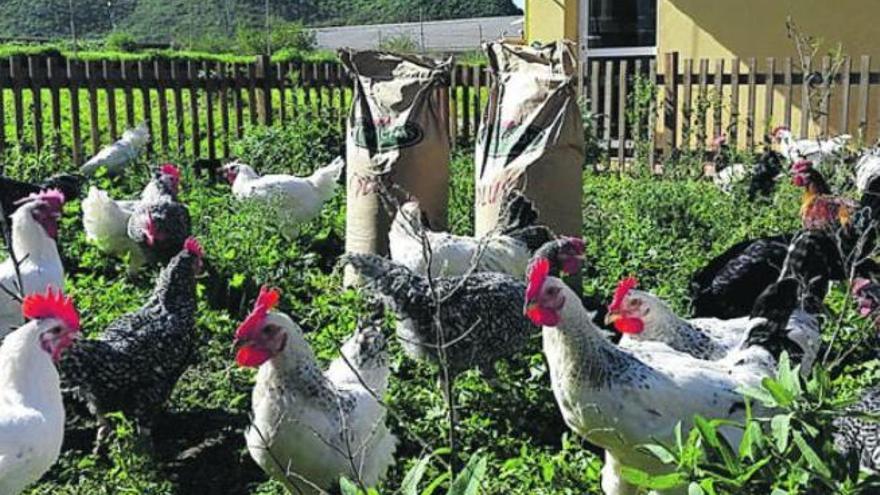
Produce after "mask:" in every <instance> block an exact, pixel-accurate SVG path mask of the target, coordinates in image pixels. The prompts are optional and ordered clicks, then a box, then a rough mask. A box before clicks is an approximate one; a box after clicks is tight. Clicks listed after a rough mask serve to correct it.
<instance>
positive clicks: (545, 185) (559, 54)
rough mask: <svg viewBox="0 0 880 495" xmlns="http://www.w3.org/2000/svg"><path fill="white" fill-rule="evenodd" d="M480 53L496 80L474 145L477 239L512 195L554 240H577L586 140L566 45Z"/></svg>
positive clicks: (500, 47)
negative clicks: (520, 196) (532, 210)
mask: <svg viewBox="0 0 880 495" xmlns="http://www.w3.org/2000/svg"><path fill="white" fill-rule="evenodd" d="M484 48H485V50H486V54H487V55H488V57H489V67H490V70H491V71H492V74H493V76H494V77H493V78H492V80H493V82H492V85H491V87H490V90H489V103H488V105H487V107H486V110H485V113H484V115H483V122H482V125H481V127H480V133H479V136H478V139H477V149H476V159H475V165H476V200H475V209H476V219H475V225H476V233H477V235H482V234H485V233H486V232H488V231H490V230H492V229H493V228H494V227H495V225H496V223H497V220H498V210H499V209H500V207H501V205H502V203H503V200H504V198H505V197H506V196H507V192H508V191H509V190H511V189H519V190H522V191H524V193H525V195H526V197H528V198H529V199H530V200H532V201H533V202H534V204H535V206H536V207H537V209H538V210H539V211H540V216H539V221H540V222H541V223H543V224H545V225H547V226H548V227H550V228H552V229H553V230H554V231H555V232H556V233H557V234H566V235H581V194H582V185H581V173H582V170H583V162H584V135H583V124H582V122H581V114H580V110H579V108H578V104H577V96H576V95H577V92H576V90H575V86H574V85H575V79H574V75H575V73H576V58H575V55H574V52H573V49H572V46H571V44H570V43H567V42H558V43H552V44H549V45H546V46H543V47H539V48H534V47H528V46H522V45H514V44H507V43H488V44H486V45H485V47H484Z"/></svg>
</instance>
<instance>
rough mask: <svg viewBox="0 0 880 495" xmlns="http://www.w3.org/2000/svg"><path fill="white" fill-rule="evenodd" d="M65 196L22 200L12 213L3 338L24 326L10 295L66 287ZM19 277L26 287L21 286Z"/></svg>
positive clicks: (54, 193) (1, 277)
mask: <svg viewBox="0 0 880 495" xmlns="http://www.w3.org/2000/svg"><path fill="white" fill-rule="evenodd" d="M64 199H65V198H64V194H62V193H61V191H58V190H56V189H50V190H47V191H42V192H40V193H36V194H32V195H30V196H28V197H26V198H24V199H22V200H20V201H19V205H18V209H17V210H16V211H15V213H13V214H12V228H11V231H12V232H11V237H12V251H13V252H14V253H15V257H16V259H17V260H19V263H18V267H17V273H16V266H15V264H14V263H13V260H12V259H11V258H8V259H6V260H5V261H4V262H3V263H2V264H0V285H2V286H3V288H5V289H6V290H2V291H0V339H2V338H3V336H4V335H6V334H7V333H8V332H9V331H11V330H12V329H13V328H17V327H18V326H19V325H21V323H22V319H21V309H20V308H21V305H20V303H19V301H18V300H17V299H16V298H13V297H11V296H10V294H25V295H27V294H32V293H34V292H38V291H43V290H45V289H46V287H48V286H52V287H58V288H59V289H60V288H62V287H64V266H63V265H62V263H61V257H60V255H59V253H58V245H57V239H58V227H59V224H60V220H61V208H62V205H63V204H64ZM19 275H20V277H21V283H22V284H23V285H24V287H19V286H18V281H19Z"/></svg>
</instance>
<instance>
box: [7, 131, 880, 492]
mask: <svg viewBox="0 0 880 495" xmlns="http://www.w3.org/2000/svg"><path fill="white" fill-rule="evenodd" d="M339 137H340V130H339V128H338V127H336V121H335V120H333V121H321V120H318V119H311V118H301V119H298V120H297V121H296V122H295V123H293V124H289V125H287V126H284V127H278V128H272V129H249V130H248V136H247V138H246V139H245V140H243V141H241V142H239V143H236V144H235V146H234V149H235V150H236V152H237V153H238V154H239V155H240V156H241V157H242V158H243V159H245V160H250V161H252V162H254V163H255V164H257V166H258V167H259V168H260V169H261V170H262V171H264V172H265V171H269V172H280V171H287V172H296V173H306V172H308V170H310V169H312V168H314V167H315V166H317V165H319V164H321V163H323V162H324V161H325V160H327V159H329V157H331V156H332V155H334V154H336V153H338V152H339V151H340V148H341V141H340V139H339ZM8 158H9V159H8V161H7V173H9V174H10V175H12V176H15V177H23V178H36V177H42V176H45V175H48V174H50V173H54V172H57V171H60V170H70V169H71V168H72V165H71V164H70V163H69V160H68V159H67V158H65V157H64V156H63V155H52V154H48V153H45V154H43V155H40V156H37V155H34V154H32V153H27V152H18V153H15V154H13V155H10V156H9V157H8ZM170 158H172V159H176V160H177V161H178V162H179V163H186V161H187V159H186V158H185V157H180V156H171V157H170ZM142 165H143V166H141V167H135V168H133V169H132V173H131V174H129V175H127V176H126V177H125V178H123V179H121V180H119V181H117V182H112V183H111V182H109V181H106V180H105V181H103V182H102V184H101V185H102V186H103V187H108V188H109V189H110V191H111V193H112V194H113V195H114V196H116V197H130V196H133V195H134V194H136V193H137V191H139V190H140V187H141V186H142V184H143V183H144V182H145V181H146V178H147V177H146V169H147V165H148V163H146V162H144V163H142ZM452 171H453V174H452V189H451V199H450V211H449V215H450V220H451V221H450V225H451V226H452V228H453V229H454V230H455V231H456V232H457V233H462V234H468V233H471V232H472V229H473V214H472V211H473V194H472V192H473V171H472V159H471V156H470V151H468V150H464V151H462V154H460V155H457V156H456V157H455V159H454V160H453V162H452ZM183 187H184V192H183V200H184V201H185V202H186V203H187V204H188V205H189V207H190V210H191V212H192V214H193V218H194V222H195V225H194V231H195V233H196V235H197V236H198V237H199V238H200V239H201V240H202V242H203V244H204V246H205V251H206V254H207V260H208V263H209V265H210V266H211V267H212V271H213V273H214V276H213V277H211V278H207V279H204V280H202V282H201V283H200V286H199V293H200V294H201V296H202V297H201V298H200V303H199V312H198V315H199V316H198V322H197V328H198V333H199V335H200V336H201V337H202V340H203V342H204V347H203V349H202V351H201V356H200V359H199V362H198V364H197V365H196V366H194V367H193V368H191V369H190V370H188V371H187V372H186V373H185V374H184V376H183V378H182V380H181V381H180V383H179V384H178V386H177V388H176V390H175V392H174V395H173V398H172V401H171V403H170V404H169V407H168V412H167V413H166V414H165V415H163V417H162V418H161V419H160V421H159V425H158V427H157V428H156V435H157V454H156V456H155V458H148V457H145V456H143V455H141V454H138V453H137V451H136V450H134V448H133V445H132V442H131V438H130V425H128V424H127V423H126V422H125V421H124V420H118V425H119V427H118V434H117V438H116V439H115V440H114V442H115V443H114V447H113V448H112V449H111V453H110V455H109V457H108V459H97V458H94V457H92V456H91V455H89V454H88V450H89V448H90V441H91V439H92V438H93V434H94V429H93V425H92V422H91V421H89V420H88V419H86V418H84V417H81V416H77V415H76V414H73V415H72V416H73V418H72V421H71V422H70V424H69V425H68V429H67V433H66V444H65V448H64V452H63V454H62V457H61V460H60V461H59V462H58V464H57V465H56V466H55V467H53V469H52V470H51V471H50V473H48V474H47V475H46V476H45V477H44V478H43V479H42V480H41V482H40V483H39V484H37V485H35V486H34V487H32V488H31V490H30V491H29V492H27V493H29V494H30V495H35V494H40V495H44V494H45V495H49V494H53V495H55V494H64V495H68V494H104V493H147V494H163V495H164V494H202V493H212V494H225V493H229V494H241V493H255V494H264V495H269V494H273V495H280V494H281V493H283V491H282V489H281V487H280V485H278V484H277V483H275V482H272V481H268V480H267V478H266V476H265V475H264V474H263V473H262V472H261V471H260V470H259V469H258V468H257V467H256V466H255V465H254V464H253V462H252V461H251V460H250V458H249V456H248V455H247V453H246V451H245V448H244V440H243V436H242V431H243V428H244V427H245V425H246V424H247V421H248V419H247V414H248V411H249V409H250V391H251V387H252V383H253V377H254V373H253V372H252V371H250V370H245V369H241V368H238V367H236V366H235V365H234V363H233V360H232V354H231V352H230V350H229V349H230V342H231V338H232V334H233V331H234V329H235V327H236V325H237V323H238V322H239V321H240V320H241V319H242V318H243V316H244V315H245V314H246V312H247V310H248V308H249V306H250V304H251V302H252V300H253V297H254V294H255V290H256V288H257V286H258V285H259V284H262V283H270V284H274V285H277V286H279V287H280V288H281V289H282V292H283V299H282V304H281V309H282V310H283V311H285V312H287V313H288V314H290V315H291V316H292V317H293V318H294V319H295V320H296V321H297V322H298V323H300V324H301V325H302V326H303V328H304V329H306V330H307V338H308V340H309V342H310V343H311V345H312V346H313V347H314V348H315V350H316V353H317V355H318V356H319V358H320V359H321V360H322V361H324V362H326V361H329V360H330V359H332V358H333V357H334V356H335V355H336V350H337V347H338V345H339V344H340V343H341V342H342V341H343V339H344V338H345V337H346V336H347V335H348V334H349V333H350V332H351V331H352V330H353V328H354V325H355V322H356V318H357V315H358V309H359V307H360V296H359V295H358V294H357V293H355V292H353V291H351V290H345V289H343V288H342V287H341V275H340V273H339V272H338V271H337V270H333V262H334V259H335V257H336V255H338V254H339V253H340V251H341V243H342V239H343V236H344V228H345V204H344V193H343V192H342V191H339V192H338V193H337V195H336V196H335V197H334V198H333V200H332V201H330V203H329V204H328V205H327V206H326V208H325V209H324V211H323V212H322V214H321V216H320V218H319V219H316V220H315V221H313V222H311V223H310V224H308V225H307V226H306V227H305V228H304V229H303V230H302V232H300V234H299V235H298V236H297V237H296V238H295V239H294V240H293V241H292V242H289V241H286V240H284V239H283V238H282V237H281V236H280V235H279V234H278V232H277V231H276V230H275V229H273V228H272V227H271V225H270V222H268V221H267V220H268V218H267V215H266V213H265V212H262V211H260V210H259V209H256V208H252V207H243V206H241V205H239V204H237V203H236V202H235V201H233V200H232V199H231V198H230V192H229V188H228V186H226V185H224V184H215V183H212V182H211V181H210V180H209V179H208V178H206V177H197V176H195V175H194V172H193V171H192V170H191V169H190V168H187V169H186V171H185V176H184V181H183ZM583 190H584V195H583V198H584V200H583V205H584V208H583V215H584V226H585V227H584V238H585V239H586V241H587V253H588V269H587V272H586V276H585V277H584V279H585V288H586V291H587V292H595V293H599V294H603V295H605V296H607V295H608V294H610V293H611V291H612V290H613V288H614V287H615V285H616V282H617V280H619V279H620V278H621V277H622V276H625V275H629V274H636V275H638V276H639V277H640V279H641V284H642V287H643V288H645V289H647V290H651V291H653V292H655V293H657V294H659V295H661V296H663V297H665V298H667V299H668V300H669V301H670V302H671V304H672V305H673V307H674V308H675V309H677V310H679V311H686V310H687V306H688V301H687V298H686V294H685V289H686V286H687V284H686V281H687V279H688V277H689V275H690V274H691V273H692V272H693V271H694V270H695V269H696V268H698V267H700V266H702V265H703V264H704V263H706V262H707V261H708V260H709V259H711V258H712V257H713V256H715V255H717V254H718V253H719V252H720V251H722V250H723V249H725V248H726V247H728V246H730V245H732V244H733V243H735V242H737V241H739V240H742V239H743V238H746V237H752V236H758V235H764V234H771V233H777V232H781V231H786V230H789V229H792V228H794V227H795V225H797V223H798V219H797V211H798V192H797V191H796V190H795V189H794V188H793V187H791V186H790V185H787V184H783V185H782V186H781V187H780V191H779V192H778V194H777V195H776V196H775V197H774V199H773V200H772V201H770V202H765V203H758V204H750V203H748V202H747V201H746V200H745V195H744V191H741V190H737V191H735V193H734V194H733V195H726V194H723V193H721V192H720V191H719V190H718V189H717V188H715V187H714V186H713V185H712V184H711V183H709V182H704V181H703V182H697V181H690V180H682V181H670V180H661V179H656V178H628V177H623V178H618V177H617V176H612V175H595V174H592V173H590V172H585V173H584V176H583ZM79 215H80V211H79V205H78V202H76V201H74V202H71V203H70V204H69V205H68V206H66V216H65V219H64V223H63V226H62V238H61V246H62V247H63V255H64V258H65V260H66V266H67V271H68V287H67V288H68V290H69V292H70V294H72V295H73V296H74V298H75V299H76V302H77V305H78V307H79V309H80V312H81V314H82V316H83V324H84V328H85V331H86V333H87V334H88V335H93V334H95V333H97V332H100V330H101V328H103V327H104V326H105V325H106V324H107V323H109V322H110V321H112V319H114V318H116V317H118V316H119V315H121V314H123V313H124V312H126V311H130V310H132V309H134V308H136V307H138V306H139V305H140V304H141V303H142V301H143V300H144V298H145V296H146V294H147V293H148V291H149V290H150V288H151V286H152V284H151V279H152V276H153V275H154V274H155V271H152V272H150V273H147V274H144V275H143V276H140V277H137V278H136V279H134V280H130V279H128V278H126V277H125V276H124V268H123V266H122V264H121V263H120V262H118V261H116V260H112V259H108V258H107V257H106V256H103V255H101V253H99V252H98V251H97V250H96V249H95V248H94V247H93V246H91V245H89V244H87V243H86V241H85V238H84V234H83V233H82V229H81V227H80V218H79ZM842 300H843V299H842V296H841V293H840V292H836V293H835V294H834V295H833V297H832V298H831V303H832V306H833V308H834V310H835V311H840V312H843V313H845V314H847V315H848V316H847V317H848V320H847V321H848V325H851V327H852V329H853V330H852V332H853V333H857V332H864V331H866V330H864V322H862V321H861V320H859V319H858V318H856V317H854V316H853V315H854V314H855V313H854V312H853V311H852V309H849V308H845V307H843V306H842ZM835 305H836V306H835ZM846 342H847V341H846V340H844V341H842V342H841V343H840V345H846ZM392 356H393V358H392V370H393V375H392V381H391V385H390V390H389V392H388V395H387V397H386V399H387V401H388V403H389V404H390V406H391V407H392V408H393V409H394V410H395V411H396V412H397V415H396V417H395V418H394V419H392V420H390V421H391V426H392V428H393V430H394V432H395V433H396V434H397V435H398V436H399V437H400V439H401V443H400V446H399V448H398V451H397V460H398V462H397V465H396V466H395V467H394V468H393V470H392V472H391V473H390V474H389V477H388V480H387V482H386V483H385V485H384V486H383V487H382V493H389V494H390V493H395V490H397V489H398V488H399V486H400V483H401V481H402V479H403V475H404V473H405V472H406V470H407V469H408V468H409V467H410V466H412V465H413V463H414V462H415V461H416V460H417V459H419V458H420V457H421V456H422V455H424V454H425V453H426V452H425V451H424V449H423V448H422V446H421V445H420V444H419V442H418V441H417V440H416V439H417V438H425V439H427V440H428V441H429V442H430V444H431V449H439V448H441V447H443V446H444V439H445V438H446V431H445V428H446V423H445V421H443V417H444V414H445V413H444V408H443V402H442V399H441V396H440V394H439V391H438V390H437V387H436V384H435V378H434V376H435V375H434V373H433V371H432V370H431V369H430V368H428V367H426V366H425V365H422V364H418V363H415V362H413V361H411V360H409V359H407V358H405V357H404V356H403V354H402V352H401V350H400V348H399V347H398V345H397V343H396V342H392ZM862 357H864V356H862ZM877 365H878V361H877V360H876V359H873V356H871V359H867V358H865V359H861V360H860V363H859V364H856V365H853V366H850V367H849V368H848V369H847V370H846V372H845V373H843V374H841V375H840V377H838V383H839V384H840V393H841V394H845V393H852V391H853V390H855V389H856V388H857V387H859V386H861V385H864V384H866V383H870V382H871V380H873V379H874V378H876V376H877V375H878V373H880V372H878V368H880V367H878V366H877ZM497 368H498V369H497V371H498V379H497V382H494V383H491V384H490V383H489V382H487V381H485V380H484V379H483V378H481V377H480V376H479V375H478V374H476V373H474V372H471V373H466V374H465V375H463V377H462V379H461V380H460V382H459V391H458V394H459V405H460V407H461V411H460V416H461V425H460V432H459V434H458V437H459V439H460V441H461V442H462V452H463V453H462V456H463V457H464V456H466V455H467V454H470V453H475V452H481V453H483V454H485V455H486V456H487V458H488V460H489V475H488V476H487V477H486V480H485V483H484V485H483V489H482V492H483V493H487V494H510V495H526V494H529V495H532V494H540V495H551V494H553V495H557V494H571V495H575V494H584V493H600V489H599V486H598V478H599V470H600V469H601V460H600V457H598V456H597V455H596V453H595V452H596V451H595V449H593V448H591V447H590V446H589V445H588V444H587V443H586V442H584V441H582V440H580V439H579V438H577V437H576V436H574V435H573V434H571V433H570V432H569V430H568V429H567V427H566V426H565V425H564V423H563V421H562V418H561V417H560V414H559V412H558V409H557V406H556V402H555V400H554V398H553V395H552V392H551V390H550V381H549V376H548V371H547V367H546V363H545V362H544V359H543V356H542V354H541V348H540V337H539V336H538V335H536V336H535V339H533V341H532V342H531V344H530V346H529V349H528V352H526V353H525V355H523V356H522V357H521V358H518V359H514V360H512V361H510V362H504V363H499V364H498V366H497ZM439 474H440V471H439V467H438V466H437V465H436V464H432V465H431V466H430V468H429V477H428V478H429V479H432V478H431V475H433V476H437V475H439ZM438 493H439V492H438Z"/></svg>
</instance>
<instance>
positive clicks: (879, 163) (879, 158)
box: [856, 148, 880, 194]
mask: <svg viewBox="0 0 880 495" xmlns="http://www.w3.org/2000/svg"><path fill="white" fill-rule="evenodd" d="M878 177H880V148H871V149H870V150H868V151H866V152H864V153H863V154H862V156H860V157H859V159H858V161H857V162H856V188H857V189H858V191H859V193H861V194H864V192H865V191H867V190H868V187H869V186H870V185H871V182H873V181H874V179H876V178H878Z"/></svg>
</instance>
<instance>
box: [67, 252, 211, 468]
mask: <svg viewBox="0 0 880 495" xmlns="http://www.w3.org/2000/svg"><path fill="white" fill-rule="evenodd" d="M203 256H204V252H203V249H202V247H201V245H200V244H199V242H198V241H197V240H196V239H194V238H189V239H187V240H186V241H185V242H184V248H183V249H181V250H180V252H179V253H178V254H177V255H176V256H175V257H174V258H172V260H171V261H170V262H169V263H168V266H166V267H165V268H164V269H163V270H162V271H161V273H160V274H159V277H158V279H157V280H156V284H155V287H154V289H153V293H152V295H151V296H150V298H149V299H148V300H147V302H146V303H145V304H144V305H143V306H142V307H141V308H140V309H139V310H137V311H135V312H133V313H129V314H127V315H124V316H121V317H119V318H117V319H116V320H114V321H113V322H112V323H111V324H110V325H109V326H108V327H107V328H106V329H105V330H104V332H103V333H102V334H101V335H100V336H99V337H98V338H95V339H88V340H83V341H82V342H80V343H79V345H77V346H76V347H75V348H74V349H73V350H72V351H71V352H69V353H68V354H67V355H66V356H65V358H64V359H63V360H62V361H61V374H62V378H63V381H64V383H65V385H66V387H65V388H69V389H72V390H73V391H74V393H76V394H77V395H78V396H79V397H80V398H82V399H83V400H84V401H85V402H86V403H87V405H88V406H89V410H90V411H91V412H92V413H93V414H94V415H95V417H96V418H97V420H98V425H99V427H98V438H97V441H96V449H98V450H100V448H101V447H103V442H104V440H105V439H106V438H107V435H108V434H109V433H110V431H111V429H110V424H109V423H108V421H107V419H106V418H105V415H106V414H107V413H110V412H114V411H122V412H123V413H125V414H126V416H127V417H128V418H129V419H132V420H134V421H135V424H136V425H137V427H138V433H139V435H140V438H141V440H142V441H143V442H144V443H145V444H146V445H150V443H151V436H150V430H151V428H152V424H153V421H154V419H155V417H156V415H157V414H158V413H159V412H160V411H161V410H162V408H163V406H164V404H165V403H166V402H167V401H168V398H169V397H170V396H171V392H172V390H173V389H174V386H175V384H176V383H177V380H178V379H179V378H180V376H181V375H182V374H183V372H184V371H185V370H186V369H187V367H189V366H190V365H191V364H192V363H193V362H194V359H195V358H196V352H197V349H198V342H199V339H198V337H197V335H196V332H195V320H196V304H197V302H196V276H197V275H198V274H199V273H200V272H201V270H202V266H203V262H202V257H203Z"/></svg>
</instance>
